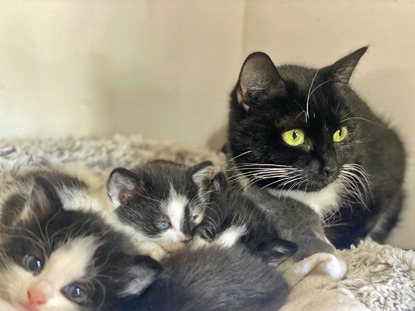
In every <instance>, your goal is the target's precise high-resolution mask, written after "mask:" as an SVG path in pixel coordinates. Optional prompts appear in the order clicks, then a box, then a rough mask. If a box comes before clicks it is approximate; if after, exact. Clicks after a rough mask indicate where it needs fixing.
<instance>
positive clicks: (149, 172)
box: [108, 161, 212, 242]
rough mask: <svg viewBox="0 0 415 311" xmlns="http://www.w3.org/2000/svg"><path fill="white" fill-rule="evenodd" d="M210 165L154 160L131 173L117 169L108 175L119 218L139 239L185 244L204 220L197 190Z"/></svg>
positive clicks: (110, 192)
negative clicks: (187, 164)
mask: <svg viewBox="0 0 415 311" xmlns="http://www.w3.org/2000/svg"><path fill="white" fill-rule="evenodd" d="M211 166H212V163H211V162H202V163H200V164H198V165H195V166H193V167H186V166H183V165H180V164H177V163H173V162H167V161H153V162H150V163H148V164H146V165H143V166H140V167H137V168H135V169H133V170H131V171H129V170H126V169H122V168H118V169H115V170H114V171H113V172H112V173H111V176H110V179H109V182H108V193H109V195H110V198H111V200H112V202H113V205H114V207H115V208H116V211H115V212H116V213H117V215H118V217H119V219H120V220H121V221H122V222H123V223H124V224H126V225H128V226H129V227H131V228H132V229H133V230H134V231H135V233H136V235H137V238H138V239H144V240H152V241H155V242H184V241H187V240H189V239H190V238H191V231H192V230H193V228H194V226H196V225H197V224H198V223H199V222H200V221H201V220H202V218H203V212H204V206H205V200H204V197H203V195H202V194H201V192H200V191H201V190H200V189H201V186H202V183H203V180H204V178H205V176H206V174H207V173H208V171H209V170H210V168H211ZM133 235H134V234H133Z"/></svg>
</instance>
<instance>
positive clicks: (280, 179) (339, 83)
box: [226, 47, 405, 248]
mask: <svg viewBox="0 0 415 311" xmlns="http://www.w3.org/2000/svg"><path fill="white" fill-rule="evenodd" d="M366 50H367V48H366V47H364V48H361V49H359V50H357V51H355V52H353V53H351V54H350V55H348V56H346V57H344V58H342V59H340V60H339V61H337V62H335V63H334V64H333V65H331V66H327V67H324V68H321V69H310V68H305V67H301V66H295V65H285V66H280V67H275V66H274V64H273V63H272V61H271V59H270V58H269V57H268V56H267V55H266V54H264V53H260V52H257V53H253V54H251V55H250V56H248V58H247V59H246V60H245V62H244V64H243V66H242V70H241V73H240V75H239V81H238V83H237V84H236V86H235V89H234V90H233V92H232V95H231V103H230V114H229V130H228V143H227V146H226V149H227V151H226V152H227V157H228V160H229V163H230V169H231V171H232V174H231V175H232V176H233V177H231V178H234V179H236V180H237V181H238V184H239V185H240V186H242V187H243V188H248V187H254V188H256V189H258V190H261V189H265V191H267V192H269V193H270V194H272V195H273V196H274V197H277V198H292V199H295V200H298V201H300V202H302V203H304V204H306V205H308V206H309V207H311V208H312V209H314V211H315V212H316V213H317V214H318V215H319V216H320V217H321V219H324V220H325V222H326V229H325V233H326V235H327V237H328V238H329V240H330V241H331V242H332V243H333V244H334V245H335V246H336V247H338V248H347V247H350V245H351V244H352V243H357V242H358V241H359V240H360V239H362V238H364V237H365V236H367V235H369V236H370V237H371V238H372V239H374V240H375V241H378V242H383V241H384V240H385V238H386V237H387V235H388V233H389V232H390V230H391V229H392V227H393V226H394V225H395V224H396V222H397V221H398V217H399V213H400V211H401V209H402V200H403V190H402V183H403V175H404V169H405V152H404V149H403V146H402V143H401V141H400V139H399V137H398V136H397V134H396V133H395V132H394V131H393V130H392V129H390V128H389V127H388V126H387V124H385V123H384V122H383V121H382V120H381V119H380V118H379V117H377V116H376V115H375V114H374V113H373V112H372V111H371V109H370V108H369V107H368V105H367V104H366V103H365V102H364V101H363V100H362V99H360V98H359V96H358V95H357V94H356V93H355V92H354V91H353V90H352V89H351V88H350V86H349V84H348V82H349V79H350V77H351V75H352V72H353V70H354V68H355V66H356V65H357V63H358V61H359V59H360V58H361V57H362V55H363V54H364V53H365V51H366Z"/></svg>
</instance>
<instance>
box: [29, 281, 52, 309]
mask: <svg viewBox="0 0 415 311" xmlns="http://www.w3.org/2000/svg"><path fill="white" fill-rule="evenodd" d="M51 292H52V286H51V284H50V283H49V282H47V281H41V282H39V283H36V284H35V285H34V286H32V287H31V288H29V290H28V291H27V298H28V300H29V305H31V306H37V305H43V304H45V303H46V301H48V298H49V296H50V294H51Z"/></svg>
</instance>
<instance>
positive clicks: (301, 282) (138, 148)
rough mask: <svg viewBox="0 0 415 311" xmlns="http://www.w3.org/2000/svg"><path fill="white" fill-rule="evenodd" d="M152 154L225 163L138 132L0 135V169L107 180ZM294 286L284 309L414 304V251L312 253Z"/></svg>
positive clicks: (379, 248) (369, 247)
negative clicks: (64, 171) (78, 173)
mask: <svg viewBox="0 0 415 311" xmlns="http://www.w3.org/2000/svg"><path fill="white" fill-rule="evenodd" d="M153 159H166V160H172V161H177V162H180V163H184V164H186V165H193V164H196V163H197V162H200V161H203V160H211V161H213V162H214V163H215V164H216V165H217V166H218V167H219V168H224V167H225V165H226V160H225V156H224V154H222V153H220V152H212V151H209V150H207V149H203V148H197V147H194V146H186V145H181V144H177V143H172V142H157V141H151V140H145V139H143V138H142V137H141V136H130V137H126V136H120V135H117V136H115V137H114V138H112V139H72V138H68V139H59V140H35V139H27V140H14V141H11V140H0V174H7V173H14V172H18V171H22V170H27V169H33V168H45V167H47V168H50V167H53V168H62V167H65V168H68V167H73V168H77V169H81V170H82V169H88V170H86V171H88V173H90V174H92V175H93V176H94V177H96V178H98V180H101V181H105V180H106V178H107V176H108V173H109V171H110V170H111V169H112V168H114V167H117V166H124V167H129V168H130V167H133V166H135V165H138V164H141V163H144V162H147V161H149V160H153ZM286 278H287V281H288V282H289V284H290V285H291V286H292V292H291V295H290V297H289V300H288V301H287V304H286V306H285V307H284V310H307V311H312V310H367V309H369V310H402V311H403V310H415V253H414V252H413V251H405V250H402V249H398V248H394V247H392V246H389V245H379V244H377V243H374V242H372V241H364V242H362V243H361V244H360V245H359V246H357V247H353V248H352V249H350V250H344V251H337V252H336V253H335V256H332V255H328V254H316V255H314V256H311V257H309V258H307V259H305V261H302V262H299V263H297V264H295V265H294V266H293V267H291V268H290V269H288V271H287V272H286Z"/></svg>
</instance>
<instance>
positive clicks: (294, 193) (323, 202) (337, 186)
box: [268, 180, 342, 218]
mask: <svg viewBox="0 0 415 311" xmlns="http://www.w3.org/2000/svg"><path fill="white" fill-rule="evenodd" d="M341 189H342V187H341V182H340V181H338V180H336V181H334V182H333V183H331V184H329V185H328V186H327V187H325V188H323V189H321V190H320V191H314V192H305V191H298V190H274V189H271V188H268V192H269V193H270V194H272V195H273V196H275V197H278V198H285V197H287V198H291V199H294V200H297V201H300V202H302V203H304V204H305V205H307V206H309V207H310V208H312V209H313V210H314V211H315V212H316V213H317V214H318V215H319V217H320V218H324V217H325V216H326V215H327V214H328V213H329V212H332V211H334V210H336V209H337V208H338V206H339V203H340V198H341V193H340V192H341Z"/></svg>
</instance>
